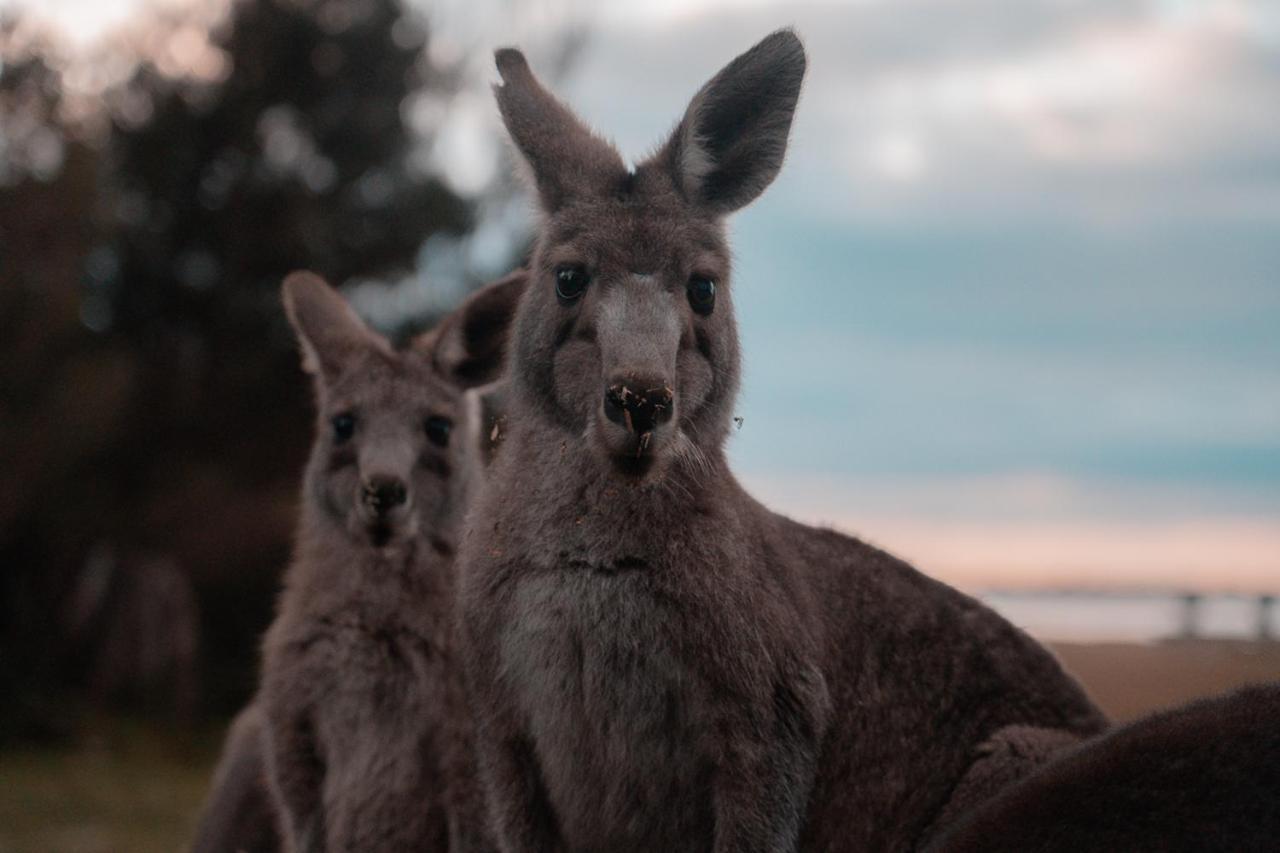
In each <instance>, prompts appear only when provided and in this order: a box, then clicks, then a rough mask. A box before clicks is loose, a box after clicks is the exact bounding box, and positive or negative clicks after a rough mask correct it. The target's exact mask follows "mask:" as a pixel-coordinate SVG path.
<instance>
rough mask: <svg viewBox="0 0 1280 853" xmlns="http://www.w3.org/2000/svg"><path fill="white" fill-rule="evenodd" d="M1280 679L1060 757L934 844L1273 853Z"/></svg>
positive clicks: (958, 851)
mask: <svg viewBox="0 0 1280 853" xmlns="http://www.w3.org/2000/svg"><path fill="white" fill-rule="evenodd" d="M1278 844H1280V683H1274V684H1268V685H1259V686H1254V687H1247V688H1245V689H1243V690H1240V691H1238V692H1236V693H1232V694H1230V695H1227V696H1221V697H1216V698H1213V699H1206V700H1202V701H1199V702H1196V703H1193V704H1191V705H1188V706H1185V707H1181V708H1176V709H1173V710H1170V711H1164V712H1162V713H1158V714H1154V715H1152V716H1150V717H1147V718H1145V719H1142V720H1138V721H1137V722H1134V723H1130V724H1129V725H1126V726H1123V727H1121V728H1118V729H1116V730H1114V731H1112V732H1109V733H1108V734H1105V735H1102V736H1100V737H1098V738H1096V739H1094V740H1091V741H1087V742H1085V743H1083V744H1081V745H1080V746H1078V747H1076V748H1074V749H1071V750H1068V751H1066V752H1065V753H1063V754H1062V755H1061V756H1060V757H1059V758H1057V759H1056V760H1055V761H1053V762H1051V763H1049V764H1047V765H1046V766H1044V767H1043V768H1042V769H1040V770H1039V771H1038V772H1036V773H1034V774H1032V775H1031V776H1028V777H1027V778H1026V779H1024V780H1022V781H1021V782H1019V783H1018V784H1016V785H1012V786H1010V787H1008V788H1007V789H1005V790H1004V791H1003V792H1001V793H1000V794H999V795H997V796H996V797H994V798H993V799H991V800H990V801H989V802H988V803H986V804H985V805H982V806H980V807H978V808H976V809H974V810H973V811H972V812H971V813H970V814H969V815H968V816H967V817H966V818H965V819H963V820H961V821H960V822H959V823H958V825H957V826H956V827H955V828H954V829H953V830H952V831H951V832H949V833H947V834H946V835H945V836H943V837H942V838H941V839H940V840H939V841H938V842H936V843H935V844H933V845H931V846H930V847H929V848H928V849H929V850H930V851H933V853H968V851H972V853H979V851H981V853H1005V852H1006V851H1007V853H1058V851H1061V853H1077V852H1078V851H1084V850H1134V851H1138V850H1151V851H1156V850H1159V851H1188V853H1190V851H1202V850H1231V851H1238V853H1246V851H1257V853H1262V851H1273V850H1276V849H1277V845H1278Z"/></svg>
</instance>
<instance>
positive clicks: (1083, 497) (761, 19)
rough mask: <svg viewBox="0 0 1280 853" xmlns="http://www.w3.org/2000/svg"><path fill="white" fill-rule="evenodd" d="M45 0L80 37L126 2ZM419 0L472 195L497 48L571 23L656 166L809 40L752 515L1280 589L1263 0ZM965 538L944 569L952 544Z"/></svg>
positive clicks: (743, 435)
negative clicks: (721, 93)
mask: <svg viewBox="0 0 1280 853" xmlns="http://www.w3.org/2000/svg"><path fill="white" fill-rule="evenodd" d="M14 2H15V0H0V5H3V4H9V5H12V4H13V3H14ZM161 2H180V0H161ZM55 5H56V7H57V8H60V9H62V10H72V11H67V12H66V16H65V17H66V20H68V21H72V22H73V26H76V27H79V28H80V31H81V32H82V37H85V38H88V37H90V36H89V35H85V34H91V32H92V28H93V26H97V24H94V22H95V21H106V22H107V23H106V24H101V26H103V27H106V26H108V25H109V24H111V23H112V22H113V21H116V20H118V19H123V18H124V17H127V15H126V13H127V10H128V9H129V8H130V7H131V4H130V3H129V2H123V3H119V4H112V3H110V2H108V0H58V3H57V4H55ZM132 5H136V3H135V4H132ZM416 5H418V6H420V7H421V8H427V9H429V10H430V11H431V13H432V14H433V15H434V18H435V20H436V22H437V38H436V40H435V43H434V46H433V49H434V50H439V51H442V52H443V53H445V54H451V55H454V56H457V55H461V56H469V57H470V58H471V63H472V68H473V78H474V80H473V88H472V91H471V93H470V94H469V95H468V96H467V97H464V98H463V99H462V100H461V101H460V102H459V104H457V105H456V106H455V108H454V109H453V111H452V112H450V113H449V114H447V115H440V114H438V113H433V112H431V111H430V110H429V109H428V110H426V111H425V112H424V113H423V117H424V119H425V120H430V121H432V122H437V123H439V124H440V126H441V127H442V128H443V132H442V133H441V136H440V139H439V141H438V144H437V148H436V150H435V152H434V153H433V155H432V156H433V159H434V162H436V163H437V165H439V166H440V167H441V168H442V169H443V170H444V171H445V172H446V174H447V176H448V177H449V178H450V180H452V181H453V182H454V183H455V184H456V185H457V186H458V187H459V188H460V189H463V190H471V191H473V190H475V189H477V188H479V187H481V186H483V185H484V184H485V183H486V182H488V181H490V180H492V179H493V177H494V175H495V172H496V170H498V169H500V168H503V167H504V162H505V161H504V156H505V152H504V151H503V149H502V147H501V146H502V143H501V141H500V136H499V134H498V132H497V124H496V121H497V117H496V110H495V109H494V108H493V105H492V102H491V96H490V94H489V92H488V90H487V87H488V84H489V83H491V82H493V81H494V80H495V79H496V73H495V72H493V71H492V62H491V59H490V58H489V56H490V51H491V50H492V48H493V47H495V46H497V45H501V44H505V43H512V42H514V43H518V44H520V45H522V46H524V47H526V49H527V51H528V53H529V54H530V57H531V59H532V61H533V63H534V66H535V69H536V70H541V71H543V73H544V74H546V75H547V76H552V74H551V72H552V69H550V68H549V67H547V65H548V64H549V63H550V62H551V57H552V56H553V54H554V51H553V47H554V46H555V45H556V44H557V43H558V40H559V38H560V37H561V36H562V34H563V32H564V30H565V28H566V27H568V26H572V27H577V28H580V29H581V30H582V32H583V34H584V38H585V41H584V43H583V48H582V51H581V53H580V54H578V55H577V56H576V58H575V60H574V61H573V63H572V64H571V66H570V69H569V70H568V72H567V73H566V75H565V76H564V77H562V78H559V80H558V82H557V83H556V87H557V88H558V89H559V90H560V91H561V93H562V94H563V95H564V96H565V97H566V99H567V100H569V101H570V102H571V103H572V104H573V105H574V106H575V107H576V108H577V109H578V110H579V111H580V113H581V114H582V115H583V116H584V117H585V118H586V119H587V120H588V121H589V122H591V123H592V124H593V125H595V126H596V127H598V128H600V129H601V130H602V132H604V133H605V134H606V135H607V136H610V137H612V138H613V139H614V140H616V141H617V143H618V144H619V146H620V147H621V149H622V150H623V152H624V154H625V155H627V156H628V157H630V158H632V159H638V158H639V157H641V156H643V155H644V154H645V153H646V152H647V151H649V150H650V149H651V148H652V147H653V146H654V145H655V144H656V143H657V142H658V141H659V140H660V139H661V138H662V137H663V136H664V135H665V134H666V133H667V132H668V131H669V130H670V128H671V127H672V125H673V124H674V122H675V121H676V119H677V118H678V117H679V115H680V114H681V112H682V111H683V109H684V106H685V104H686V103H687V100H688V98H689V97H690V96H691V95H692V94H693V93H694V92H695V91H696V90H697V88H698V87H699V86H700V85H701V84H702V82H703V81H704V80H706V79H707V78H708V77H709V76H710V75H711V74H713V73H714V72H715V71H716V70H717V69H718V68H719V67H720V66H722V65H723V64H724V63H726V62H727V61H729V60H730V59H732V58H733V56H734V55H736V54H737V53H739V52H741V51H742V50H745V49H746V48H748V47H749V46H750V45H751V44H753V43H754V42H755V41H757V40H758V39H759V38H761V37H762V36H764V35H765V34H766V33H768V32H769V31H771V30H772V29H775V28H777V27H779V26H784V25H794V26H795V27H796V28H797V30H798V32H799V33H800V35H801V37H802V38H803V39H804V40H805V43H806V45H807V48H808V51H809V55H810V65H809V73H808V78H807V82H806V86H805V90H804V94H803V96H802V98H801V103H800V108H799V114H798V116H797V119H796V123H795V126H794V132H793V141H792V146H791V149H790V153H789V157H788V161H787V164H786V166H785V168H784V170H783V172H782V175H781V176H780V177H779V179H778V181H777V182H776V183H775V185H774V186H773V188H772V189H771V190H770V191H769V192H767V193H766V194H765V195H764V196H763V197H762V198H761V199H760V200H759V201H757V202H756V203H755V205H754V206H753V207H751V208H750V209H748V210H747V211H745V212H743V213H741V214H739V215H738V216H737V217H736V219H735V221H734V222H733V228H732V230H733V233H734V238H735V240H734V244H735V248H736V256H737V261H736V263H737V266H736V277H735V281H734V287H735V288H736V294H735V302H736V304H737V306H738V309H739V311H740V320H741V323H742V331H743V340H744V346H745V352H746V368H747V370H746V376H745V382H744V395H743V399H742V403H741V407H740V414H741V415H742V417H743V418H744V425H743V428H742V429H741V431H740V432H739V433H738V434H737V435H735V437H734V439H733V443H732V452H733V456H734V459H735V463H736V466H737V469H738V470H739V471H740V472H741V473H742V475H743V476H744V478H745V479H746V480H747V482H748V483H749V484H750V485H751V486H752V487H753V489H754V490H755V491H757V492H758V493H760V494H761V495H762V497H764V498H765V499H766V500H767V501H769V502H771V503H773V504H775V505H777V506H780V507H781V508H783V509H787V510H789V511H792V512H794V513H796V514H799V515H801V516H803V517H806V518H812V519H825V520H829V521H833V522H835V523H838V524H840V525H842V526H845V527H849V528H852V529H855V530H860V531H864V532H867V533H868V534H869V535H871V536H872V538H877V531H889V532H888V533H880V535H879V538H880V539H882V540H883V539H888V540H889V541H890V544H892V545H894V546H895V547H897V548H898V549H899V550H905V551H907V552H908V554H911V553H912V551H913V549H914V552H915V553H916V554H921V553H929V554H933V555H935V556H937V558H938V559H939V560H940V561H942V562H946V560H947V559H948V557H950V558H951V559H952V560H953V562H956V565H958V566H960V567H961V568H964V567H966V566H967V567H969V568H973V567H975V566H977V565H978V564H979V563H981V562H982V561H983V560H987V559H988V558H990V559H992V560H995V559H996V555H997V554H1003V553H1006V550H1007V549H1006V547H1005V546H1006V545H1007V544H1008V542H1010V541H1012V540H1011V539H1009V538H1008V536H1010V535H1012V534H1010V533H1009V531H1011V530H1015V529H1017V530H1021V531H1026V530H1040V531H1050V532H1051V534H1052V535H1050V534H1045V535H1044V536H1042V537H1041V539H1039V540H1037V541H1038V542H1039V545H1038V546H1036V547H1039V549H1040V550H1039V551H1037V550H1036V547H1032V546H1031V545H1028V546H1027V548H1028V550H1026V553H1025V554H1024V555H1023V560H1024V564H1025V563H1031V562H1035V561H1036V560H1043V561H1044V562H1045V564H1046V565H1048V564H1049V563H1053V565H1055V566H1058V567H1062V566H1069V565H1074V564H1073V563H1071V561H1070V560H1069V559H1067V558H1066V557H1065V556H1063V555H1064V554H1065V553H1067V551H1070V550H1071V548H1075V549H1077V550H1078V549H1080V548H1084V549H1085V550H1088V543H1089V542H1093V543H1094V545H1093V551H1091V552H1090V554H1091V556H1089V557H1088V559H1084V558H1081V565H1082V566H1083V565H1085V564H1088V565H1089V566H1092V567H1093V570H1095V571H1096V572H1097V573H1098V574H1099V576H1102V575H1105V574H1106V573H1107V572H1110V571H1112V570H1113V569H1114V568H1115V566H1116V565H1117V564H1120V565H1121V567H1122V568H1123V566H1130V567H1131V568H1132V567H1134V566H1137V565H1138V564H1139V563H1141V562H1142V560H1138V559H1137V558H1136V557H1133V558H1132V559H1129V562H1127V563H1126V562H1125V561H1124V560H1123V559H1119V558H1117V560H1112V559H1110V556H1109V555H1111V554H1113V553H1114V551H1115V547H1116V542H1117V538H1116V535H1114V534H1115V532H1116V530H1117V529H1118V528H1117V527H1116V526H1117V525H1129V526H1128V527H1124V528H1123V529H1124V530H1127V531H1129V534H1128V538H1127V539H1125V541H1126V542H1131V541H1133V540H1134V538H1135V537H1137V538H1138V539H1142V538H1143V537H1147V539H1148V540H1149V541H1148V542H1147V544H1148V545H1149V546H1150V547H1149V548H1148V550H1147V551H1146V552H1145V553H1146V557H1145V558H1144V559H1146V560H1147V561H1148V562H1151V563H1159V565H1161V566H1163V567H1165V569H1164V570H1165V571H1166V574H1165V575H1160V577H1161V578H1166V577H1173V578H1174V580H1176V577H1177V572H1180V571H1182V572H1195V571H1198V572H1200V573H1201V576H1202V577H1204V576H1205V575H1206V573H1211V572H1213V571H1217V570H1218V569H1215V568H1214V567H1215V566H1219V565H1221V564H1223V563H1225V564H1227V566H1228V569H1230V568H1231V567H1235V569H1238V570H1239V571H1240V572H1243V573H1245V574H1246V575H1248V577H1250V578H1255V576H1256V577H1264V576H1265V575H1266V574H1267V573H1270V574H1271V577H1273V578H1274V579H1275V581H1274V582H1275V583H1277V584H1280V556H1277V555H1280V333H1278V332H1277V330H1280V4H1278V3H1276V2H1275V0H1252V1H1251V2H1250V0H1218V2H1213V0H1206V1H1205V2H1192V0H972V2H956V0H858V1H857V2H811V3H792V2H786V3H784V2H780V0H647V2H642V3H627V4H621V3H618V4H598V3H589V2H585V0H583V2H571V0H543V2H537V3H526V4H518V5H517V7H516V8H515V9H512V8H511V6H510V4H509V3H507V2H501V0H465V2H463V0H456V1H455V0H444V2H439V3H434V4H426V3H421V2H419V3H417V4H416ZM48 8H53V7H48ZM75 9H79V10H81V11H80V12H78V13H77V12H74V11H73V10H75ZM50 14H52V13H50ZM58 14H62V13H58ZM966 525H967V526H966ZM1132 525H1137V527H1133V526H1132ZM957 526H959V527H957ZM960 527H963V528H964V530H966V531H968V533H967V534H966V535H969V536H970V539H971V540H972V543H971V546H970V547H969V550H968V551H965V552H964V554H963V555H962V556H961V557H956V553H955V549H954V548H952V549H951V550H949V551H948V550H947V549H945V548H941V547H938V545H939V540H938V539H937V536H936V535H935V534H936V531H938V530H940V529H946V530H952V531H955V530H958V529H960ZM989 531H997V532H998V531H1004V532H1005V533H1004V534H1002V535H1006V538H1005V539H1004V540H999V539H998V537H996V539H992V538H991V537H990V536H988V537H986V538H984V532H989ZM1054 531H1056V532H1054ZM1133 531H1138V532H1137V533H1134V532H1133ZM1189 531H1190V532H1189ZM1193 534H1194V535H1193ZM993 535H994V534H993ZM1019 535H1021V534H1019ZM1188 536H1189V537H1190V539H1187V538H1185V537H1188ZM930 537H933V538H930ZM1055 537H1056V538H1055ZM1108 537H1110V538H1108ZM1179 537H1183V538H1182V539H1180V538H1179ZM1197 537H1198V538H1197ZM1192 540H1194V542H1193V541H1192ZM982 542H987V543H989V545H990V547H989V548H988V550H987V551H983V548H982V546H981V543H982ZM973 543H978V544H973ZM1002 543H1003V544H1002ZM1068 546H1069V547H1068ZM1197 548H1200V549H1202V551H1203V554H1202V555H1201V556H1200V557H1198V558H1196V559H1192V558H1191V557H1190V556H1186V555H1190V554H1193V553H1197V552H1196V549H1197ZM1231 548H1235V549H1236V551H1231V550H1230V549H1231ZM930 549H933V550H932V551H931V550H930ZM1240 549H1243V551H1240ZM1037 554H1038V555H1039V556H1038V557H1037ZM1233 554H1234V555H1235V556H1232V555H1233ZM1179 555H1181V556H1182V557H1185V559H1181V561H1179ZM1131 556H1132V555H1131ZM957 561H958V562H957ZM997 561H998V560H997ZM1242 567H1248V568H1247V571H1246V568H1242ZM1080 571H1085V569H1083V568H1082V569H1080ZM1133 571H1134V572H1137V571H1138V570H1137V569H1136V568H1134V569H1133ZM1249 572H1252V574H1249ZM1170 573H1172V574H1170ZM1242 576H1243V575H1242ZM1214 582H1216V581H1214ZM1254 582H1255V581H1253V580H1250V581H1249V583H1254ZM1210 585H1212V584H1210Z"/></svg>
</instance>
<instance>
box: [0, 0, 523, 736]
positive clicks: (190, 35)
mask: <svg viewBox="0 0 1280 853" xmlns="http://www.w3.org/2000/svg"><path fill="white" fill-rule="evenodd" d="M203 11H204V10H203V9H202V8H201V7H199V6H198V5H196V6H193V7H192V8H191V11H190V13H189V14H187V15H184V14H181V13H180V12H176V11H175V12H171V13H168V14H166V15H164V16H160V17H159V18H157V19H156V20H153V21H151V22H149V29H148V37H147V41H146V42H145V44H143V45H142V46H141V47H137V46H135V47H134V51H135V52H134V53H133V55H125V56H124V57H123V58H122V57H121V56H120V55H119V54H118V53H117V54H116V55H115V56H114V57H113V58H112V59H111V62H113V63H115V64H114V65H111V64H109V63H107V62H106V61H105V60H99V61H98V63H97V65H96V70H97V71H99V72H100V71H101V70H102V69H103V68H112V69H114V74H115V78H116V79H114V80H112V81H110V82H109V83H108V84H107V85H105V86H101V87H99V90H98V91H96V92H93V97H91V98H85V97H83V94H82V93H81V96H80V97H78V98H77V97H76V87H68V86H67V85H65V83H66V81H65V80H64V79H63V78H64V76H65V75H67V74H82V73H84V70H83V69H82V68H77V67H74V66H72V65H69V64H68V63H66V62H65V61H64V60H65V58H64V57H62V56H60V55H59V46H58V45H57V44H56V42H54V41H51V40H49V39H47V38H43V37H41V35H40V34H39V33H35V32H31V31H29V30H27V29H25V28H24V27H23V24H22V21H21V19H20V18H16V17H10V18H9V19H7V20H5V21H4V23H3V24H2V25H0V51H2V52H0V56H2V57H3V62H2V64H0V146H2V147H0V162H2V163H3V165H2V166H0V566H3V571H0V584H2V585H3V587H2V589H0V693H2V694H3V695H5V696H6V697H8V701H6V702H3V703H0V741H4V740H9V741H12V740H15V739H23V740H27V739H30V738H31V737H33V736H34V737H40V736H49V737H57V736H59V735H61V734H65V733H67V732H70V731H72V730H74V728H75V723H76V720H75V716H76V715H77V714H78V713H80V711H81V709H82V708H83V707H84V703H82V702H80V701H77V700H80V699H88V700H90V704H91V705H92V706H93V707H97V708H102V707H106V708H118V709H119V708H123V709H131V710H139V709H141V710H145V711H147V712H150V713H158V714H162V715H174V716H176V717H177V718H180V719H187V720H190V719H192V718H193V717H196V716H199V715H208V714H213V715H217V714H222V713H225V712H228V711H230V710H231V709H233V708H234V707H235V706H236V705H237V704H238V703H240V702H241V701H242V700H243V699H244V698H245V697H246V696H247V694H248V693H249V691H250V690H251V689H252V686H253V680H254V677H255V665H254V664H255V661H256V649H257V638H258V634H259V633H260V631H261V629H262V628H263V627H264V626H265V625H266V623H267V621H268V620H269V618H270V613H271V606H272V601H273V592H274V589H275V587H276V584H277V579H278V575H279V572H280V570H281V569H282V567H283V566H284V564H285V562H286V560H287V558H288V549H289V537H290V532H291V527H292V521H293V517H294V507H295V497H294V496H295V492H296V482H297V478H298V473H299V470H300V468H301V465H302V463H303V460H304V458H305V455H306V452H307V447H308V443H309V440H310V415H309V400H308V396H309V387H308V385H307V383H306V382H304V381H303V378H302V376H301V375H300V373H299V371H298V369H297V357H296V354H295V352H294V348H293V343H292V339H291V337H290V335H289V334H288V331H287V328H286V326H285V323H284V319H283V316H282V312H281V310H280V308H279V298H278V290H279V282H280V280H281V277H282V276H283V275H284V274H285V273H286V272H288V271H289V270H292V269H295V268H299V267H309V268H312V269H315V270H317V271H318V272H320V273H322V274H323V275H325V276H327V277H328V278H329V279H330V280H331V281H334V282H337V283H346V282H352V281H353V280H360V281H375V282H376V281H387V280H392V281H394V280H395V279H397V278H403V277H405V276H412V275H414V270H415V268H416V266H417V265H418V262H419V253H420V250H421V249H422V247H423V245H424V242H426V241H427V240H429V239H433V240H436V241H439V240H441V239H444V240H446V241H447V240H453V241H455V242H456V241H457V240H459V239H462V238H464V237H465V236H466V235H467V234H468V233H469V232H470V231H471V230H472V229H473V225H474V223H475V221H476V215H475V212H476V209H477V205H478V204H480V203H482V202H483V201H484V199H486V198H492V197H493V196H494V195H495V194H496V195H499V196H501V195H503V194H504V193H505V192H506V190H505V189H504V187H503V186H502V185H501V182H497V183H491V184H490V185H489V186H486V187H484V188H482V190H481V191H480V192H478V193H475V194H472V195H469V196H463V195H460V194H459V193H458V192H456V191H455V190H453V189H451V188H450V187H449V186H447V185H446V184H445V183H444V182H443V181H442V180H441V178H440V177H439V176H438V175H437V174H435V173H434V172H433V170H432V169H431V168H430V166H429V164H425V165H424V164H423V163H422V162H421V158H420V157H419V156H417V152H420V151H421V150H423V149H424V147H427V146H429V144H430V139H429V135H430V134H431V132H432V128H431V127H430V126H424V123H422V122H417V123H416V125H415V124H414V123H413V122H412V121H411V118H412V115H413V109H414V108H415V106H420V105H421V104H423V103H427V104H429V105H433V106H434V109H435V111H436V112H437V113H438V112H439V106H440V105H441V104H446V103H447V102H448V100H449V99H450V98H452V97H454V95H455V93H456V91H457V80H458V73H459V72H458V68H457V67H456V65H451V64H450V62H449V61H448V60H447V58H446V59H441V58H439V57H438V56H437V57H436V58H434V59H433V56H432V53H431V52H430V50H429V49H428V48H429V45H430V39H431V33H430V28H429V25H428V21H427V20H426V19H425V18H424V17H423V16H422V15H421V14H420V13H415V12H411V11H408V10H406V9H405V8H403V7H402V6H401V5H400V4H399V3H398V2H396V0H356V2H338V0H240V2H236V3H233V4H231V5H230V7H229V10H228V11H226V13H225V14H224V15H221V16H217V17H216V18H213V19H210V18H209V17H208V16H207V15H205V16H204V17H202V16H201V13H202V12H203ZM91 70H92V69H91ZM520 240H521V235H520V234H518V233H517V234H512V235H509V239H507V240H506V241H505V242H501V241H500V242H499V244H498V246H497V248H496V249H493V247H492V246H491V247H490V248H491V250H492V251H490V253H489V254H490V261H489V262H490V266H491V268H492V270H493V271H496V272H500V271H502V270H504V269H505V268H507V267H508V266H509V265H511V264H513V263H514V262H515V261H517V260H518V252H519V248H520ZM490 242H491V243H492V241H490ZM457 277H458V278H460V279H463V280H462V281H460V282H455V283H454V284H455V286H458V285H460V286H466V285H471V284H475V283H476V280H475V279H476V274H474V273H468V271H466V270H463V271H462V272H461V273H459V275H458V276H457ZM439 304H440V300H436V301H435V302H433V301H431V300H421V299H419V300H417V302H416V303H415V304H413V305H410V306H408V307H407V308H406V306H404V305H398V306H397V310H396V311H395V312H393V313H392V315H391V316H393V317H394V323H393V324H391V325H390V327H389V328H387V329H386V331H388V332H389V333H391V334H393V335H402V334H405V333H407V332H410V331H413V330H414V329H417V328H420V327H422V326H423V325H425V324H427V323H430V322H431V321H432V320H433V319H434V315H435V313H437V310H438V305H439ZM375 313H376V312H375Z"/></svg>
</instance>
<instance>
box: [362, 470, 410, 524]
mask: <svg viewBox="0 0 1280 853" xmlns="http://www.w3.org/2000/svg"><path fill="white" fill-rule="evenodd" d="M361 497H362V498H363V499H364V503H365V506H367V507H369V509H371V510H373V511H374V512H376V513H377V514H378V515H385V514H387V513H389V512H391V510H393V509H395V508H396V507H398V506H400V505H401V504H403V503H404V502H405V501H406V500H408V498H409V490H408V489H407V488H406V487H405V484H404V481H403V480H401V479H400V478H399V477H386V476H374V477H370V478H369V479H368V480H367V481H366V482H365V484H364V489H363V490H362V494H361Z"/></svg>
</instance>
